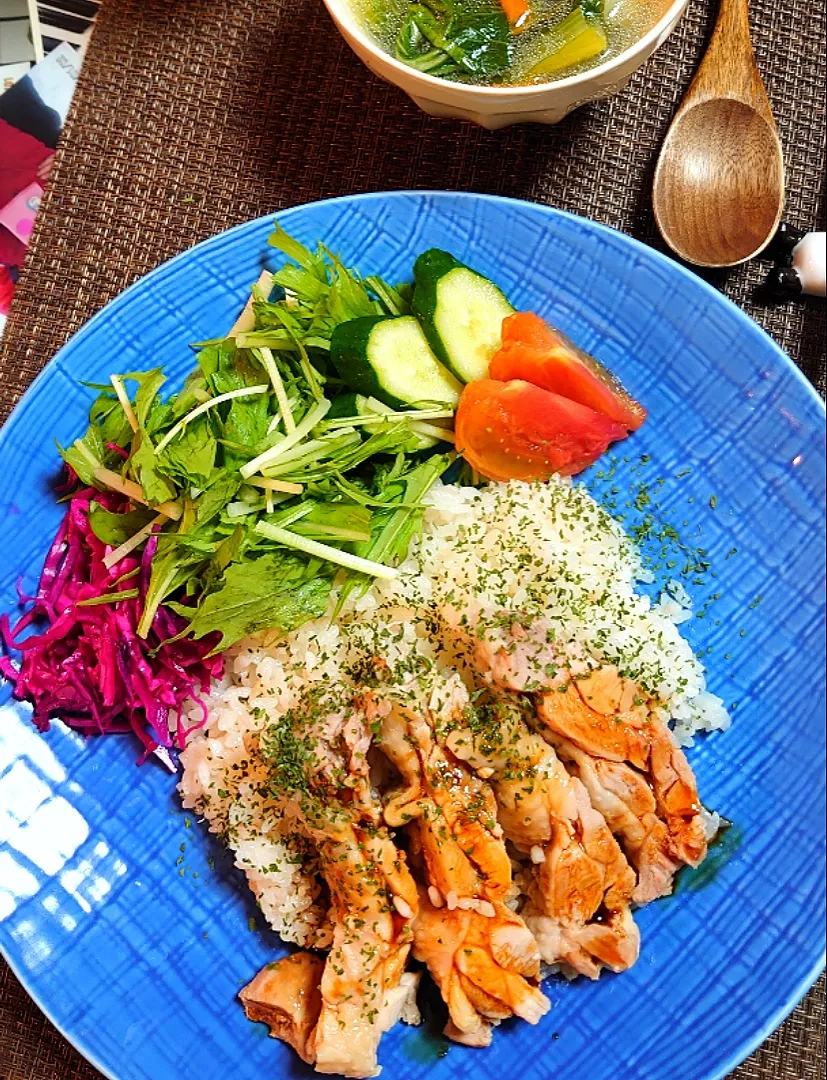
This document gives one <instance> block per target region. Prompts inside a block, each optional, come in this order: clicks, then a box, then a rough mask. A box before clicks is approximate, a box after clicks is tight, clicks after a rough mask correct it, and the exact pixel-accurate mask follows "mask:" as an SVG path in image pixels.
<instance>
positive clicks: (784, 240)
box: [766, 225, 827, 300]
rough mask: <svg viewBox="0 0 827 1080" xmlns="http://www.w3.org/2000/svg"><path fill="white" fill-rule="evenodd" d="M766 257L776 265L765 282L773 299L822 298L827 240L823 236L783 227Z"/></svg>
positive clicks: (826, 261)
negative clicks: (770, 258)
mask: <svg viewBox="0 0 827 1080" xmlns="http://www.w3.org/2000/svg"><path fill="white" fill-rule="evenodd" d="M767 253H768V254H769V255H770V256H771V257H772V258H774V259H775V261H776V265H775V267H774V269H773V270H771V271H770V276H769V277H768V278H767V282H766V287H767V289H768V291H769V293H770V294H771V295H772V297H773V298H774V299H777V300H790V299H793V298H794V297H796V296H824V293H825V276H827V238H825V234H824V233H823V232H810V233H804V232H802V231H801V229H796V228H795V227H794V226H792V225H782V226H781V227H780V228H779V230H778V232H777V233H776V235H775V238H774V239H773V242H772V244H771V245H770V247H769V249H768V252H767Z"/></svg>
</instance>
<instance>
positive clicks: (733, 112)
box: [653, 0, 784, 267]
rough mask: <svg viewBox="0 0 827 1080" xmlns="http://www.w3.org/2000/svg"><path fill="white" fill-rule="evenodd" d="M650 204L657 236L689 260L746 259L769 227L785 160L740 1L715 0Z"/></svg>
mask: <svg viewBox="0 0 827 1080" xmlns="http://www.w3.org/2000/svg"><path fill="white" fill-rule="evenodd" d="M653 205H654V211H655V218H656V220H657V223H658V228H659V229H660V231H661V234H662V236H663V238H664V240H665V241H666V243H667V244H669V246H670V247H671V248H672V249H673V251H675V252H676V253H677V254H678V255H679V256H680V257H681V258H682V259H685V260H686V261H687V262H691V263H694V264H695V265H697V266H708V267H724V266H735V265H736V264H737V263H741V262H745V261H746V260H747V259H751V258H753V257H754V256H755V255H757V254H759V252H761V251H762V250H763V249H764V248H765V247H766V246H767V244H768V243H769V242H770V240H771V239H772V237H773V236H774V234H775V231H776V229H777V228H778V223H779V222H780V220H781V214H782V211H783V209H784V159H783V155H782V151H781V143H780V141H779V138H778V132H777V130H776V127H775V121H774V119H773V115H772V108H771V106H770V102H769V98H768V97H767V93H766V90H765V89H764V84H763V83H762V81H761V76H760V74H759V72H758V68H757V66H756V63H755V57H754V54H753V51H752V44H751V42H750V34H749V15H748V12H747V2H746V0H721V10H720V14H719V16H718V22H717V25H716V27H715V31H714V33H713V36H712V40H711V42H710V45H709V49H708V50H707V54H706V57H705V58H704V61H703V63H702V64H701V67H700V68H699V69H698V72H697V74H696V76H695V78H694V80H693V82H692V85H691V86H690V88H689V91H688V93H687V95H686V97H685V98H684V100H683V102H682V104H681V106H680V108H679V109H678V112H677V113H676V115H675V119H674V120H673V121H672V126H671V127H670V129H669V132H668V134H667V136H666V140H665V142H664V144H663V148H662V150H661V153H660V158H659V159H658V165H657V169H656V171H655V182H654V188H653Z"/></svg>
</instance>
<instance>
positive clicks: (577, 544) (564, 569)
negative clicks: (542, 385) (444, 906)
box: [180, 479, 729, 947]
mask: <svg viewBox="0 0 827 1080" xmlns="http://www.w3.org/2000/svg"><path fill="white" fill-rule="evenodd" d="M645 580H651V575H650V574H649V573H648V571H646V570H645V569H644V568H643V567H642V566H641V564H640V559H639V556H638V553H637V549H636V548H635V546H634V545H633V544H632V542H631V541H630V540H629V539H628V538H627V537H626V535H625V534H624V532H623V530H622V528H621V527H620V525H619V524H618V523H617V522H615V521H614V520H613V519H612V518H611V517H610V516H609V515H608V514H607V513H606V512H605V511H604V510H603V509H602V508H601V507H600V506H599V505H598V504H597V503H596V502H595V501H594V500H593V499H592V498H591V496H590V495H589V494H588V492H587V491H586V490H585V489H584V488H583V487H580V486H574V485H572V484H571V483H570V482H569V481H567V480H556V479H555V480H552V481H550V482H549V483H548V484H542V485H541V484H534V485H529V484H522V483H516V482H515V483H511V484H494V485H491V486H489V487H486V488H483V489H482V490H477V489H475V488H464V487H458V486H455V485H441V484H437V485H436V486H435V487H434V488H433V489H432V491H431V492H430V494H429V496H428V506H427V510H426V513H425V517H424V524H423V530H422V535H421V537H420V538H419V539H418V540H416V541H415V542H414V543H413V544H412V545H411V550H410V552H409V555H408V558H407V559H406V561H405V562H404V563H403V565H402V566H401V567H400V575H399V577H398V578H397V579H396V580H394V581H390V582H381V583H379V582H378V583H376V584H375V585H374V586H373V587H372V588H371V589H370V590H369V591H368V592H367V593H366V594H365V595H363V596H361V597H360V598H359V599H358V600H355V601H354V600H350V601H349V602H348V604H347V605H346V606H345V610H344V612H343V614H342V615H341V616H340V617H339V618H338V619H337V621H336V622H332V621H331V619H330V618H329V616H326V617H325V618H323V619H319V620H317V621H315V622H311V623H307V624H305V625H304V626H302V627H300V628H299V629H298V630H296V631H294V632H293V633H291V634H288V635H286V636H285V637H282V638H281V639H279V640H277V641H275V642H274V643H273V644H269V645H268V644H266V643H264V642H263V641H261V640H258V641H253V640H250V641H247V642H244V643H242V644H241V645H239V646H236V647H235V648H234V649H232V650H231V651H230V653H229V654H228V657H227V663H226V668H225V677H224V680H223V681H222V682H221V683H220V684H216V685H215V686H214V687H213V690H212V693H211V694H210V696H209V699H208V702H207V704H208V707H209V710H210V723H209V727H208V729H207V730H206V731H202V732H200V733H199V734H197V735H196V736H195V737H193V738H192V740H191V741H190V744H189V746H188V747H187V749H186V751H184V753H183V754H182V755H181V758H182V762H183V765H184V775H183V778H182V780H181V784H180V790H181V794H182V796H183V801H184V805H185V806H187V807H191V808H194V809H195V810H197V811H198V812H199V813H201V814H203V816H204V817H205V818H206V820H207V822H208V823H209V827H210V829H211V830H212V831H214V832H216V833H220V834H223V835H224V836H225V837H226V839H227V841H228V843H229V846H230V848H231V849H232V850H233V852H234V854H235V861H236V865H237V866H239V867H240V868H241V869H242V870H244V871H245V873H246V874H247V878H248V880H249V883H250V886H251V888H252V890H253V892H254V893H255V895H256V897H257V898H258V901H259V904H260V906H261V909H262V911H263V913H264V915H265V917H266V918H267V921H268V922H269V924H270V925H271V926H272V928H273V929H274V930H275V931H276V932H277V933H279V934H280V935H281V936H282V937H283V938H284V939H285V940H288V941H294V942H297V943H298V944H309V945H316V946H320V947H322V946H324V945H325V944H327V942H328V929H327V927H326V925H325V911H324V905H323V903H322V899H321V898H320V896H319V886H318V884H317V878H316V875H315V866H314V864H313V861H312V853H308V852H307V851H303V850H302V849H301V844H300V842H298V841H297V840H296V839H295V827H294V820H293V816H292V815H293V813H294V812H295V808H294V807H293V808H291V806H290V805H289V804H288V805H287V806H286V807H282V808H280V809H279V811H278V812H276V811H275V810H273V808H272V802H270V803H268V802H267V800H266V798H264V797H263V796H262V795H261V794H260V792H259V786H260V785H261V784H262V783H263V782H264V780H265V779H266V774H267V768H266V764H265V763H264V762H263V761H261V759H259V758H258V757H257V756H256V743H257V736H258V734H259V733H260V732H261V731H263V730H264V729H265V728H266V727H267V726H268V725H269V724H271V723H272V722H274V721H275V720H277V719H278V718H279V717H280V716H282V715H283V714H284V713H285V712H286V711H287V710H289V709H290V708H291V707H293V706H294V705H296V704H297V703H298V701H299V699H300V697H301V694H302V692H303V690H305V689H306V688H307V687H308V686H311V685H312V684H314V683H323V682H328V681H329V682H330V683H331V684H332V685H336V684H337V683H339V682H341V681H342V680H343V678H344V677H345V676H344V671H345V669H346V668H348V667H350V666H351V665H352V663H353V662H354V660H356V659H358V658H359V657H372V656H381V657H383V658H384V659H385V660H386V661H387V662H388V663H389V664H391V665H393V664H395V663H396V662H397V661H404V660H405V659H406V658H410V657H421V658H427V659H428V660H430V661H432V662H433V663H435V664H437V665H438V666H441V665H443V664H445V663H447V662H448V661H449V660H450V658H451V655H452V649H453V648H455V647H456V640H455V635H453V634H452V632H451V631H449V630H448V629H447V628H446V626H445V624H444V623H440V622H439V617H440V616H441V615H442V614H444V613H445V612H451V611H453V612H454V613H456V611H457V610H459V611H464V612H466V613H467V614H468V615H469V616H470V617H471V620H472V622H474V623H475V624H476V620H482V621H483V622H485V621H486V620H490V619H491V618H492V617H497V616H500V615H501V614H502V613H503V612H513V613H514V614H515V617H516V616H517V615H519V616H520V617H521V619H524V618H525V616H526V614H527V615H528V616H529V617H532V616H534V617H542V618H543V619H544V620H546V623H547V624H548V625H550V626H552V627H554V630H555V635H556V636H555V641H556V643H557V646H556V647H558V648H559V652H560V654H561V657H562V659H563V660H564V662H565V665H566V668H567V670H568V671H570V672H573V673H575V674H576V673H578V672H579V671H586V670H588V668H589V666H594V664H595V662H609V663H616V664H617V665H618V666H619V667H620V668H621V669H622V670H623V671H624V672H625V673H627V674H629V675H630V676H631V677H632V678H634V679H635V680H636V681H637V682H638V684H639V685H640V686H641V687H643V688H644V689H645V690H646V691H647V693H648V694H650V695H651V696H652V697H654V698H656V699H657V700H658V702H659V706H660V707H661V708H662V710H663V715H664V718H665V719H667V720H668V722H669V723H670V724H671V725H672V728H673V731H674V733H675V736H676V738H677V739H678V741H679V742H681V743H683V744H685V745H686V744H691V742H692V737H693V735H694V733H695V732H697V731H711V730H714V729H724V728H726V727H728V725H729V716H728V714H727V712H726V710H725V708H724V706H723V702H722V701H721V699H720V698H718V697H715V696H714V695H713V694H710V693H709V692H708V691H707V690H706V684H705V680H704V672H703V668H702V666H701V664H700V663H699V661H698V659H697V658H696V656H695V655H694V653H693V651H692V649H691V648H690V646H689V644H688V643H687V642H686V641H685V640H684V639H683V638H682V637H681V635H680V631H679V630H678V624H679V623H680V622H682V621H683V620H684V618H685V617H687V612H688V611H689V608H690V607H691V600H690V598H689V596H688V595H687V593H686V591H685V589H683V586H682V585H680V583H679V582H670V583H669V586H668V587H667V590H666V592H665V593H664V595H663V596H662V597H661V598H660V599H659V601H658V602H657V603H655V604H653V603H652V601H651V600H650V599H649V598H648V597H647V596H643V595H640V594H638V593H637V592H636V591H635V584H636V582H637V581H645ZM334 604H335V598H332V599H331V609H330V610H331V612H332V609H333V606H334ZM435 615H436V621H435ZM449 621H450V620H449ZM505 622H506V623H507V622H508V619H506V620H505ZM463 673H464V674H465V676H466V677H467V678H468V677H470V676H469V674H468V673H467V672H463ZM192 719H193V720H196V719H197V711H196V710H195V709H193V716H192ZM451 899H452V898H450V897H446V898H445V900H446V903H448V906H449V907H450V900H451Z"/></svg>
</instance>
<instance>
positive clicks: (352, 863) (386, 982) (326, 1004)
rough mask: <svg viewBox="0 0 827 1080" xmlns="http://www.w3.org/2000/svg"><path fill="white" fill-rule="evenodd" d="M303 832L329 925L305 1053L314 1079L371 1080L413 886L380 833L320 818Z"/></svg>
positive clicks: (403, 950)
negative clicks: (314, 856)
mask: <svg viewBox="0 0 827 1080" xmlns="http://www.w3.org/2000/svg"><path fill="white" fill-rule="evenodd" d="M305 829H306V830H307V832H308V834H309V835H310V836H311V838H312V839H313V840H314V841H315V842H316V844H317V847H318V850H319V855H320V859H321V864H322V868H323V871H322V872H323V874H324V877H325V881H326V882H327V885H328V888H329V889H330V895H331V917H332V920H333V944H332V946H331V949H330V952H329V954H328V956H327V961H326V963H325V967H324V973H323V975H322V979H321V988H320V989H321V1009H320V1013H319V1019H318V1023H317V1025H316V1028H315V1031H314V1032H313V1036H312V1038H311V1039H310V1040H309V1044H308V1045H309V1049H310V1051H311V1052H312V1054H313V1056H314V1062H315V1066H316V1070H317V1072H323V1073H335V1074H340V1075H342V1076H353V1077H369V1076H375V1075H376V1074H377V1072H378V1069H377V1064H376V1052H377V1048H378V1046H379V1040H380V1038H381V1036H382V1032H383V1030H384V1028H383V1025H382V1011H383V1009H384V1007H385V1004H386V1002H387V1000H388V997H389V995H391V994H392V992H393V991H394V990H395V988H397V987H398V986H399V984H400V980H401V977H402V975H403V973H404V971H405V963H406V961H407V959H408V953H409V951H410V947H411V941H412V938H413V932H412V922H413V918H414V916H415V914H416V910H417V906H418V897H417V892H416V886H415V885H414V882H413V879H412V878H411V876H410V873H409V872H408V869H407V865H406V861H405V856H404V853H403V852H400V851H399V850H397V848H396V846H395V845H394V843H393V841H392V840H391V839H390V837H389V836H388V834H387V831H386V830H385V829H384V828H382V827H379V828H377V827H375V826H371V827H370V828H368V829H365V828H361V827H360V826H358V825H357V824H354V823H353V822H351V821H348V820H347V819H346V818H344V817H343V818H341V819H339V820H337V819H333V820H330V819H328V820H324V821H323V820H321V817H320V818H317V819H315V820H313V822H312V824H310V823H308V822H305Z"/></svg>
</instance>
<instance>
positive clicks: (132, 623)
mask: <svg viewBox="0 0 827 1080" xmlns="http://www.w3.org/2000/svg"><path fill="white" fill-rule="evenodd" d="M70 479H71V478H70ZM93 500H94V501H96V502H98V503H99V504H100V505H101V506H103V507H104V509H106V510H110V511H114V512H119V511H121V510H123V509H125V507H126V504H125V501H124V499H123V497H122V496H120V495H115V494H113V493H109V492H97V491H94V490H93V489H91V488H86V489H84V490H81V491H79V492H77V493H76V494H75V495H73V496H72V499H71V501H70V503H69V508H68V511H67V513H66V516H65V517H64V519H63V521H62V522H61V525H60V528H59V529H58V532H57V535H56V537H55V539H54V541H53V543H52V546H51V548H50V549H49V553H48V555H47V556H46V561H45V563H44V566H43V572H42V573H41V575H40V581H39V583H38V587H37V593H36V594H35V596H34V597H27V596H25V595H24V594H23V591H22V588H21V587H20V585H18V596H19V598H20V605H21V607H24V608H26V610H25V611H24V613H23V614H22V615H21V616H20V618H19V619H18V621H17V623H16V625H15V626H13V627H12V625H11V623H10V621H9V617H8V615H5V614H4V615H3V616H2V617H0V639H2V644H3V646H4V650H5V654H6V655H0V675H2V676H4V677H5V678H6V679H8V680H10V681H11V682H12V683H13V684H14V696H15V697H16V698H18V699H19V700H20V701H28V702H30V703H31V704H32V705H33V707H34V712H33V715H32V719H33V720H34V723H35V724H36V725H37V727H38V729H39V730H40V731H46V730H48V728H49V721H50V719H53V718H55V717H59V718H60V719H61V720H63V721H64V722H65V723H66V724H68V725H69V726H70V727H73V728H76V729H78V730H79V731H83V732H84V733H85V734H89V735H93V734H98V735H109V734H122V733H129V732H132V733H134V734H135V735H137V737H138V738H139V739H140V741H141V743H142V744H143V747H144V751H143V753H142V755H141V757H140V759H139V764H141V763H142V762H144V761H145V760H146V758H147V757H148V756H149V755H150V754H151V753H154V752H155V751H156V750H157V749H158V748H159V747H167V748H169V747H177V748H178V749H183V747H184V746H185V745H186V740H187V737H188V735H189V734H190V733H191V732H192V731H195V730H197V729H198V728H201V727H203V726H204V724H205V723H206V720H207V708H206V705H205V704H204V702H203V700H202V698H203V695H204V694H206V693H208V691H209V688H210V682H211V680H212V679H213V678H216V677H219V676H220V674H221V671H222V665H223V662H222V659H221V657H220V656H212V657H208V655H207V654H208V653H209V652H210V650H211V649H212V648H213V646H214V645H215V643H216V635H211V636H210V637H209V638H204V639H203V640H201V641H193V640H191V639H188V638H181V639H179V640H171V639H173V638H176V636H177V635H178V634H179V633H180V632H181V631H182V630H183V629H184V627H185V626H186V620H185V619H184V618H183V617H182V616H181V615H179V614H177V613H176V612H174V611H172V610H170V609H169V608H165V607H163V606H161V607H160V608H159V609H158V612H157V614H156V616H155V619H154V620H153V624H152V628H151V630H150V632H149V634H148V636H147V637H146V638H145V639H144V638H140V637H138V634H137V627H138V623H139V621H140V618H141V613H142V610H143V598H144V596H145V594H146V589H147V587H148V583H149V576H150V569H151V562H152V558H153V556H154V555H155V552H156V551H157V548H158V538H157V536H155V535H152V536H150V538H149V540H148V541H147V543H146V545H145V548H144V552H143V554H142V555H139V554H137V553H135V554H131V555H127V556H126V557H124V558H123V559H121V560H120V562H118V563H117V564H116V565H115V566H113V567H112V568H111V569H107V567H106V566H105V565H104V561H103V560H104V558H105V556H106V555H107V553H108V552H109V551H110V550H111V549H110V548H108V547H107V546H106V545H105V544H104V543H103V542H102V541H101V540H99V539H98V538H97V537H96V536H95V534H94V532H93V531H92V529H91V526H90V524H89V506H90V503H91V502H92V501H93ZM125 575H131V576H129V577H126V578H125V580H122V581H120V582H119V583H118V584H117V585H116V584H115V583H116V582H118V579H120V578H124V576H125ZM136 587H137V588H139V590H140V595H139V596H137V597H129V596H127V598H126V599H124V600H115V601H110V602H108V603H104V604H96V605H93V606H83V605H81V606H79V602H80V601H83V600H90V599H94V598H95V597H99V596H101V595H103V594H104V593H106V594H111V593H113V592H124V591H126V590H133V589H135V588H136ZM191 702H196V703H197V705H198V706H199V708H200V712H201V717H200V719H199V720H198V722H197V723H195V724H193V725H192V726H191V727H189V728H187V727H186V726H185V724H184V720H183V709H184V705H185V703H191ZM171 720H172V721H173V722H174V726H175V732H174V734H173V733H172V730H171V728H172V724H171Z"/></svg>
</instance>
